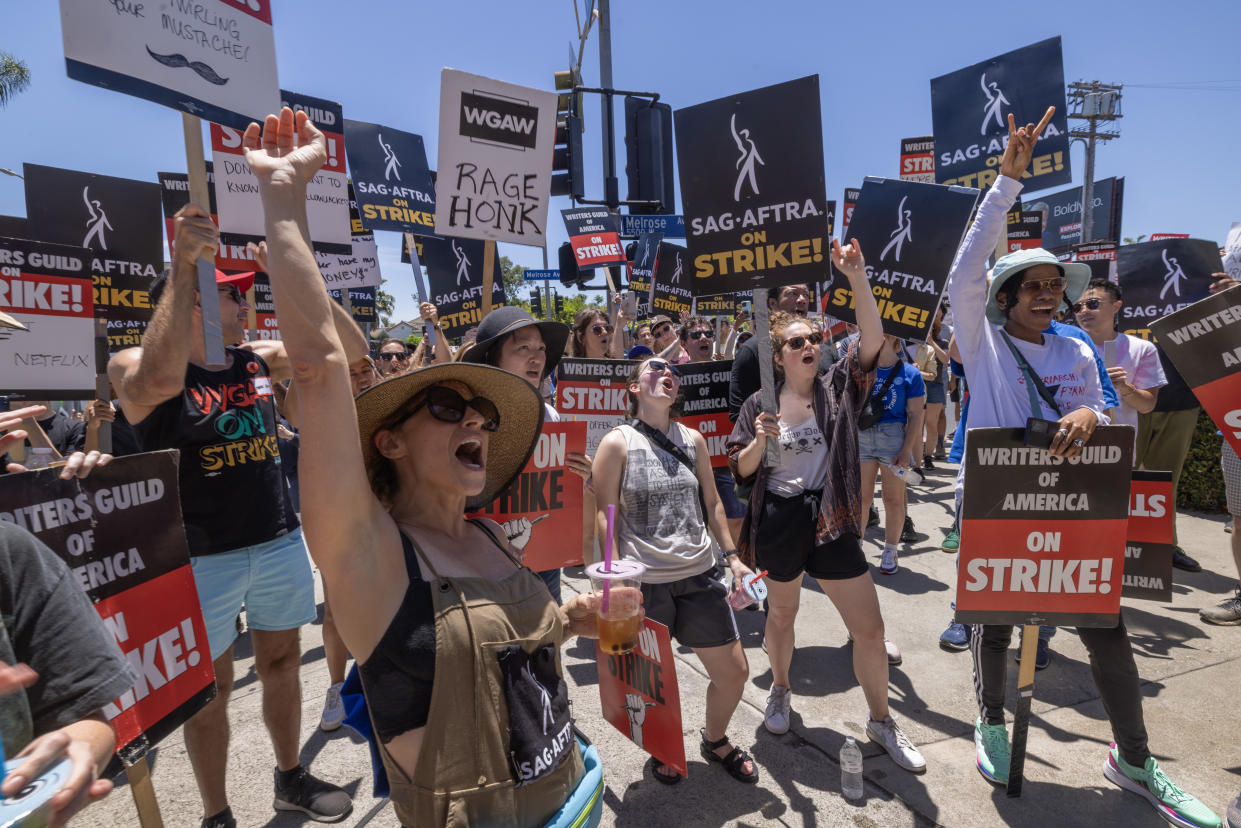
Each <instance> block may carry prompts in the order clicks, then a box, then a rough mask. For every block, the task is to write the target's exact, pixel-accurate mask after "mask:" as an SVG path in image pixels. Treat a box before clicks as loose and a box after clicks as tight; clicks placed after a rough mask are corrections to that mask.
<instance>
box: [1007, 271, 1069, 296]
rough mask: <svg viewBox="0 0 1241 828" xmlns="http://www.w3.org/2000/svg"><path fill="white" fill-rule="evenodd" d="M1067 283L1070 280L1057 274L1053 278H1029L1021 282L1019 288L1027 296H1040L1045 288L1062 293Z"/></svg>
mask: <svg viewBox="0 0 1241 828" xmlns="http://www.w3.org/2000/svg"><path fill="white" fill-rule="evenodd" d="M1066 284H1068V280H1067V279H1065V278H1064V277H1063V276H1056V277H1055V278H1053V279H1029V280H1027V281H1024V282H1022V283H1021V287H1020V289H1019V290H1020V292H1021V293H1022V294H1023V295H1025V296H1038V295H1039V294H1040V293H1042V292H1043V291H1044V290H1049V291H1051V292H1052V293H1062V292H1063V291H1064V286H1065V285H1066Z"/></svg>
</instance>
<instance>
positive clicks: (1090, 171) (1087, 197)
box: [1066, 81, 1124, 244]
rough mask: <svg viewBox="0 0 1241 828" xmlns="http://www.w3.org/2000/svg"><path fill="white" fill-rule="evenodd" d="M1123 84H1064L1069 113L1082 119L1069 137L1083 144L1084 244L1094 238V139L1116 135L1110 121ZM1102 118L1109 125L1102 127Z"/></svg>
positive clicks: (1116, 111) (1117, 131)
mask: <svg viewBox="0 0 1241 828" xmlns="http://www.w3.org/2000/svg"><path fill="white" fill-rule="evenodd" d="M1123 88H1124V84H1120V83H1114V84H1113V83H1102V82H1101V81H1077V82H1075V83H1071V84H1069V86H1068V93H1067V95H1066V97H1067V98H1068V103H1069V105H1070V106H1071V107H1072V108H1073V111H1071V112H1070V113H1069V117H1070V118H1073V119H1075V120H1079V121H1085V122H1086V128H1085V129H1081V128H1078V129H1070V130H1069V138H1070V139H1071V140H1075V141H1081V142H1082V143H1083V144H1084V145H1085V147H1086V180H1085V182H1084V183H1083V184H1082V217H1081V225H1082V231H1081V239H1080V243H1081V244H1085V243H1086V242H1089V241H1091V240H1092V239H1093V238H1094V154H1095V144H1096V142H1098V141H1110V140H1112V139H1113V138H1119V137H1120V129H1119V128H1118V127H1116V126H1115V125H1114V124H1115V122H1116V121H1118V120H1120V119H1121V117H1122V115H1121V111H1120V99H1121V90H1122V89H1123ZM1102 121H1106V122H1111V123H1112V124H1113V125H1112V126H1110V127H1106V128H1104V129H1102V130H1100V128H1099V124H1100V122H1102Z"/></svg>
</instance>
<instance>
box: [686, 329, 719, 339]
mask: <svg viewBox="0 0 1241 828" xmlns="http://www.w3.org/2000/svg"><path fill="white" fill-rule="evenodd" d="M704 336H705V337H706V338H707V339H715V331H690V332H689V338H690V339H702V338H703V337H704Z"/></svg>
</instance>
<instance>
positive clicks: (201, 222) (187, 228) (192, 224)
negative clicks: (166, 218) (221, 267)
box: [172, 202, 220, 262]
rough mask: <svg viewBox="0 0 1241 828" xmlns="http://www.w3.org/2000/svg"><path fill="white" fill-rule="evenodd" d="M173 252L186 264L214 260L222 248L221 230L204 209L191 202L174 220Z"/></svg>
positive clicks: (178, 212) (179, 211)
mask: <svg viewBox="0 0 1241 828" xmlns="http://www.w3.org/2000/svg"><path fill="white" fill-rule="evenodd" d="M172 226H173V233H172V251H173V255H174V256H177V257H181V258H182V259H183V260H184V261H186V262H196V261H198V260H199V259H212V258H214V257H215V251H216V249H217V248H219V246H220V229H219V228H218V227H216V226H215V222H214V221H212V220H211V216H209V215H207V211H206V210H204V209H203V208H202V207H200V206H198V205H197V204H194V203H193V202H190V203H189V204H187V205H185V206H184V207H182V208H181V209H180V210H178V211H177V214H176V215H175V216H173V219H172Z"/></svg>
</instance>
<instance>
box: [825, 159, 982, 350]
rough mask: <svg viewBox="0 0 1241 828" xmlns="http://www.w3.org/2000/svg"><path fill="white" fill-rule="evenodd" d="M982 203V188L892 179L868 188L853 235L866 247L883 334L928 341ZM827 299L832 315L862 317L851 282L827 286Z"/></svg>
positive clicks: (879, 180) (852, 226)
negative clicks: (955, 263) (954, 264)
mask: <svg viewBox="0 0 1241 828" xmlns="http://www.w3.org/2000/svg"><path fill="white" fill-rule="evenodd" d="M977 200H978V191H977V190H971V189H968V188H965V187H944V186H941V185H939V184H920V183H918V182H915V181H899V180H896V179H891V178H867V179H866V181H865V182H864V183H863V184H862V194H861V197H860V198H859V199H858V203H857V207H855V208H854V210H853V221H852V223H851V224H850V225H849V238H850V239H856V240H857V242H858V243H859V244H860V245H861V247H862V255H863V256H864V257H865V258H866V273H867V275H868V276H869V277H870V286H871V290H872V291H874V293H875V300H876V302H878V304H879V316H880V318H881V319H882V321H883V330H884V333H888V334H891V335H893V336H899V337H901V338H902V339H913V340H916V341H919V342H921V341H922V340H925V339H926V336H927V334H928V333H929V332H930V330H931V323H932V322H933V321H934V320H935V310H936V308H938V307H939V302H940V297H941V296H942V294H943V292H944V288H945V287H946V286H947V283H948V270H949V268H951V267H952V260H953V257H954V256H956V252H957V247H958V246H959V245H960V243H961V238H962V237H963V236H964V235H965V229H966V227H967V226H968V223H969V219H970V215H971V214H972V213H973V211H974V204H975V202H976V201H977ZM834 272H835V270H834V269H833V273H834ZM827 296H828V298H827V307H826V313H828V314H830V315H832V316H834V317H836V318H837V319H842V320H844V321H846V322H853V321H855V320H856V314H855V313H854V305H853V302H854V297H853V291H852V290H850V288H849V283H848V281H847V280H846V279H844V278H839V279H835V280H834V282H829V283H828V286H827Z"/></svg>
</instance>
